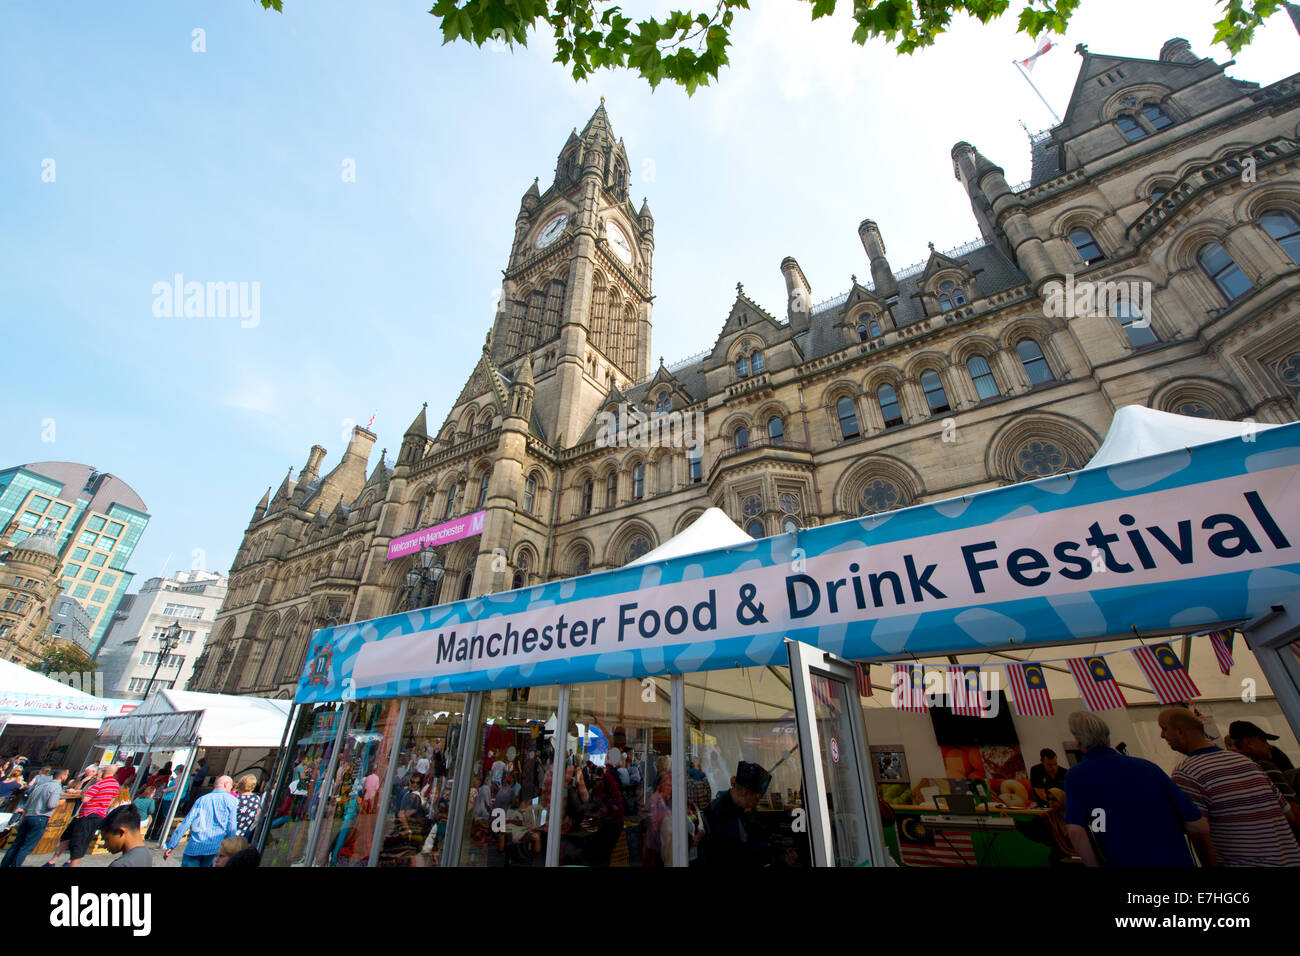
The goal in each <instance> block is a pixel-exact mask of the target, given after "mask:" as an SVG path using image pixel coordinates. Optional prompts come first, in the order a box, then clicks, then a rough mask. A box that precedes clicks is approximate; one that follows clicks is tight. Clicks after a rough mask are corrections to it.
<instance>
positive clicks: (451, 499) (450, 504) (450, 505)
mask: <svg viewBox="0 0 1300 956" xmlns="http://www.w3.org/2000/svg"><path fill="white" fill-rule="evenodd" d="M457 490H458V489H457V487H456V486H455V485H452V486H451V487H450V488H448V489H447V510H446V511H445V512H443V515H442V517H443V520H444V521H450V520H451V517H452V515H454V514H455V513H456V492H457Z"/></svg>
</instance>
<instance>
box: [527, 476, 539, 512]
mask: <svg viewBox="0 0 1300 956" xmlns="http://www.w3.org/2000/svg"><path fill="white" fill-rule="evenodd" d="M536 503H537V478H536V477H535V476H533V475H529V476H528V480H527V481H525V482H524V511H525V512H527V513H528V514H532V513H533V506H534V505H535V504H536Z"/></svg>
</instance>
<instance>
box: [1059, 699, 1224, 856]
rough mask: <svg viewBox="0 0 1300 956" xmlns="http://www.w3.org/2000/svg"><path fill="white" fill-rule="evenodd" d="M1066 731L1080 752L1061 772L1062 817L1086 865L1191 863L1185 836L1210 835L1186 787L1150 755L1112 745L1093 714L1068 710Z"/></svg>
mask: <svg viewBox="0 0 1300 956" xmlns="http://www.w3.org/2000/svg"><path fill="white" fill-rule="evenodd" d="M1070 733H1072V734H1074V736H1075V739H1077V740H1078V741H1079V747H1080V749H1082V750H1083V759H1082V760H1081V761H1080V762H1079V763H1078V765H1076V766H1074V767H1071V768H1070V772H1069V773H1068V774H1066V777H1065V824H1066V832H1067V833H1069V835H1070V842H1071V843H1072V844H1073V845H1074V850H1075V852H1076V853H1077V854H1078V855H1079V857H1080V858H1081V859H1082V860H1083V862H1084V865H1086V866H1194V865H1195V860H1193V858H1192V851H1191V849H1190V847H1188V845H1187V836H1188V835H1190V836H1191V837H1192V838H1193V839H1195V840H1197V841H1198V842H1203V841H1205V842H1207V841H1208V839H1209V833H1210V828H1209V824H1208V822H1207V821H1206V820H1205V817H1204V816H1203V815H1202V814H1201V811H1200V810H1198V809H1196V807H1195V806H1194V805H1193V804H1192V801H1191V800H1189V799H1188V798H1187V794H1185V793H1183V791H1182V790H1180V789H1179V788H1178V787H1177V786H1175V785H1174V782H1173V781H1172V780H1170V779H1169V777H1168V776H1166V775H1165V772H1164V771H1163V770H1161V769H1160V768H1159V767H1157V766H1156V765H1155V764H1153V763H1152V762H1151V761H1149V760H1142V759H1141V758H1139V757H1129V756H1125V755H1124V754H1121V753H1119V752H1118V751H1117V750H1115V749H1114V748H1112V747H1111V745H1110V727H1108V726H1107V725H1106V722H1105V721H1104V720H1102V719H1101V718H1100V717H1098V716H1097V715H1096V714H1093V713H1089V712H1087V711H1076V712H1075V713H1073V714H1071V715H1070ZM1094 841H1095V847H1094ZM1099 853H1100V856H1099V855H1098V854H1099Z"/></svg>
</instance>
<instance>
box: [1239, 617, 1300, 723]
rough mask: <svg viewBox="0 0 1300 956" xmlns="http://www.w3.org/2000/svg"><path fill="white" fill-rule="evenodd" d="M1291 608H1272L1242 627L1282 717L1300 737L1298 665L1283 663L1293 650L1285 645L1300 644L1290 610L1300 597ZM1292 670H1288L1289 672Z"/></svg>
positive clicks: (1299, 626) (1298, 622)
mask: <svg viewBox="0 0 1300 956" xmlns="http://www.w3.org/2000/svg"><path fill="white" fill-rule="evenodd" d="M1296 598H1297V600H1296V601H1294V602H1293V603H1292V604H1291V605H1290V607H1288V606H1286V605H1282V604H1275V605H1273V606H1272V607H1271V608H1269V610H1268V611H1266V612H1265V613H1263V614H1261V615H1259V616H1258V617H1256V618H1255V619H1254V620H1251V621H1247V622H1246V623H1245V624H1243V625H1241V628H1240V630H1241V633H1242V635H1243V636H1244V637H1245V638H1246V644H1247V646H1248V647H1249V648H1250V649H1251V650H1252V651H1253V652H1254V653H1255V659H1256V660H1257V661H1259V668H1260V670H1262V671H1263V672H1264V678H1265V680H1267V681H1268V685H1269V687H1271V688H1272V689H1273V693H1274V695H1276V697H1277V702H1278V706H1280V707H1281V708H1282V715H1283V716H1284V717H1286V722H1287V723H1288V724H1290V725H1291V732H1292V733H1293V734H1295V735H1296V736H1297V737H1300V662H1297V661H1294V660H1293V661H1289V662H1288V661H1284V660H1283V658H1282V655H1283V654H1289V653H1291V651H1292V650H1293V648H1290V647H1288V645H1291V644H1293V643H1294V642H1295V641H1297V640H1300V615H1297V614H1296V613H1295V612H1294V611H1293V610H1291V608H1295V607H1300V595H1296ZM1288 664H1289V665H1290V667H1293V668H1295V670H1291V669H1289V668H1288Z"/></svg>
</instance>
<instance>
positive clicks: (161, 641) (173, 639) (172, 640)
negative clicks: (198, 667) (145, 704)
mask: <svg viewBox="0 0 1300 956" xmlns="http://www.w3.org/2000/svg"><path fill="white" fill-rule="evenodd" d="M180 642H181V622H180V621H172V624H171V627H168V628H164V629H163V632H162V633H161V634H159V635H158V662H157V663H156V664H154V666H153V676H152V677H150V678H149V686H148V687H146V688H145V689H144V696H145V697H148V696H149V692H150V691H151V690H153V682H154V681H155V680H156V679H157V677H158V668H160V667H162V662H163V660H164V658H166V657H167V655H168V654H170V653H171V652H172V651H173V650H174V649H175V647H176V645H178V644H180Z"/></svg>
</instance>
